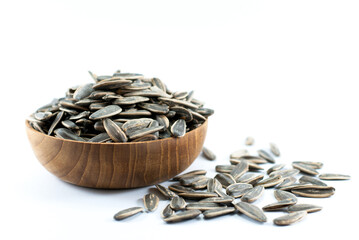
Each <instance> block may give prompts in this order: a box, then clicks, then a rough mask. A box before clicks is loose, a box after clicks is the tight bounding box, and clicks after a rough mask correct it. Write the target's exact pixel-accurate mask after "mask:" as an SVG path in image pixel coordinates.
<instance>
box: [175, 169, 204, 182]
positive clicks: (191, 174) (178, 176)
mask: <svg viewBox="0 0 359 240" xmlns="http://www.w3.org/2000/svg"><path fill="white" fill-rule="evenodd" d="M206 174H207V171H206V170H202V169H200V170H193V171H190V172H187V173H183V174H181V175H177V176H176V177H174V178H172V180H173V181H179V180H180V179H181V178H186V177H190V176H192V177H193V176H194V175H206Z"/></svg>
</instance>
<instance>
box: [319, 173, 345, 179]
mask: <svg viewBox="0 0 359 240" xmlns="http://www.w3.org/2000/svg"><path fill="white" fill-rule="evenodd" d="M319 178H320V179H322V180H349V179H350V176H349V175H345V174H336V173H323V174H320V175H319Z"/></svg>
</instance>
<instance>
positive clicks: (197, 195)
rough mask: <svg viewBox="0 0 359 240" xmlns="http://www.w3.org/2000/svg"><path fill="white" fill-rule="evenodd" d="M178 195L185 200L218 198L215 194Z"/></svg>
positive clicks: (191, 193) (193, 193) (192, 193)
mask: <svg viewBox="0 0 359 240" xmlns="http://www.w3.org/2000/svg"><path fill="white" fill-rule="evenodd" d="M178 195H179V196H181V197H183V198H187V199H202V198H210V197H218V195H217V193H212V192H183V193H178Z"/></svg>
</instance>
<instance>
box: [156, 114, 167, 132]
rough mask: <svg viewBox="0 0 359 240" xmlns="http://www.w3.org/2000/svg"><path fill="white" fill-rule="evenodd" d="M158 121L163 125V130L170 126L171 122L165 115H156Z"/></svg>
mask: <svg viewBox="0 0 359 240" xmlns="http://www.w3.org/2000/svg"><path fill="white" fill-rule="evenodd" d="M156 121H157V122H158V124H159V125H160V126H163V130H165V129H167V128H168V127H169V126H170V122H169V120H168V118H167V117H166V116H165V115H156Z"/></svg>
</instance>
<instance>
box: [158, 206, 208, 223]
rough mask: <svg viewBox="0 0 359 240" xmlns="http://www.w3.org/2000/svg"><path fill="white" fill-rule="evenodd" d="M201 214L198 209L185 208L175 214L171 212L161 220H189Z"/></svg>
mask: <svg viewBox="0 0 359 240" xmlns="http://www.w3.org/2000/svg"><path fill="white" fill-rule="evenodd" d="M200 214H201V211H200V210H197V209H192V210H186V211H183V212H179V213H176V214H173V215H171V216H169V217H166V218H164V219H163V220H164V221H165V222H181V221H184V220H189V219H193V218H196V217H198V216H199V215H200Z"/></svg>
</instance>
